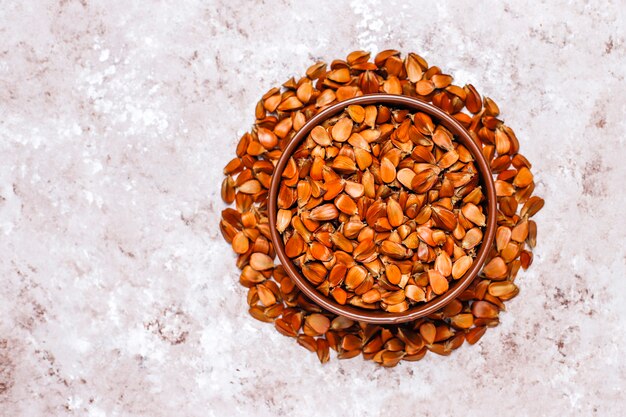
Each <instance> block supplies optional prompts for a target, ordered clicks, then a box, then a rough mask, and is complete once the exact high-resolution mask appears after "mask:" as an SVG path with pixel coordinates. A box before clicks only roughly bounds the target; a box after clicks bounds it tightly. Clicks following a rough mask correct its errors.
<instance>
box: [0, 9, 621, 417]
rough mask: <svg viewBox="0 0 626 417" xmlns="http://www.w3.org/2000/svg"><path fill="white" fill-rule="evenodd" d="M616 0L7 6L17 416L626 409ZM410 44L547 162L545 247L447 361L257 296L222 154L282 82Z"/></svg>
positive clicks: (4, 145)
mask: <svg viewBox="0 0 626 417" xmlns="http://www.w3.org/2000/svg"><path fill="white" fill-rule="evenodd" d="M624 10H626V3H625V1H624V0H616V1H605V2H585V1H565V0H557V1H552V2H537V1H511V0H510V1H504V2H496V1H481V2H457V1H444V0H439V1H427V2H410V1H395V0H391V1H385V2H375V1H369V0H368V1H365V0H358V1H357V0H355V1H351V2H339V1H328V0H317V1H300V2H295V1H294V2H293V3H289V2H286V1H262V2H251V1H245V0H229V1H208V2H207V1H198V0H194V1H106V2H104V1H100V2H97V1H92V0H81V1H73V0H61V1H57V2H52V1H43V0H40V1H27V2H21V1H1V2H0V152H1V158H2V160H1V162H0V235H1V239H0V250H1V252H0V253H1V256H0V415H1V416H3V417H4V416H71V415H76V416H94V417H100V416H157V417H158V416H230V415H241V416H311V415H320V416H334V415H343V416H352V415H354V416H379V415H385V416H418V415H420V416H452V415H465V416H485V415H501V416H566V415H579V416H623V415H625V414H626V400H625V399H624V394H625V392H624V390H625V388H626V360H625V359H624V354H625V353H626V350H625V348H624V340H625V338H626V330H625V329H626V326H625V325H624V316H625V315H626V302H625V300H624V297H625V296H626V276H625V274H626V267H625V264H626V255H625V250H626V249H625V248H626V221H625V220H624V219H625V217H624V216H625V215H624V207H625V204H626V201H625V192H624V177H625V176H626V169H625V168H624V160H625V159H626V148H625V145H626V143H625V136H626V126H625V120H626V118H625V114H626V94H625V93H626V89H625V86H626V83H625V80H624V77H625V76H626V62H625V61H626V54H625V49H626V48H625V42H626V41H625V36H626V27H625V26H626V24H625V19H624V18H625V15H624V14H625V12H624ZM387 48H396V49H400V50H402V51H403V52H405V53H406V52H409V51H416V52H418V53H420V54H422V55H423V56H424V57H425V58H427V59H428V60H429V62H431V63H432V64H437V65H439V66H441V67H442V68H443V69H444V70H445V71H446V72H449V73H451V74H453V75H454V76H455V77H456V79H457V82H459V83H461V84H463V83H465V82H472V83H473V84H474V85H475V86H476V87H477V88H478V89H479V91H481V92H483V93H485V94H487V95H489V96H490V97H492V98H493V99H495V100H496V101H497V102H498V103H499V105H500V107H501V108H502V109H503V113H504V114H503V116H504V118H505V119H506V120H507V121H508V123H509V124H510V125H511V126H513V127H514V128H515V129H516V131H517V133H518V136H519V138H520V140H521V141H522V151H523V152H524V153H525V154H526V155H527V156H528V158H529V159H530V160H531V161H532V162H533V163H534V168H535V169H534V171H535V172H536V179H537V192H538V194H539V195H542V196H544V197H545V199H546V202H547V203H546V206H545V208H544V210H543V211H542V212H541V213H540V214H539V215H538V216H537V217H536V220H537V222H538V223H539V245H538V250H537V252H536V254H535V263H534V264H533V266H532V268H531V269H529V270H528V271H527V272H524V273H520V276H519V278H518V282H519V285H520V286H521V293H520V295H519V296H518V297H517V298H516V299H515V300H513V301H512V302H510V303H508V304H507V306H508V311H507V312H506V313H504V314H502V325H501V326H500V327H498V328H496V329H493V330H490V331H489V332H487V334H486V335H485V337H484V338H483V339H482V340H481V341H480V342H479V343H478V344H477V345H475V346H472V347H470V346H464V347H463V348H462V349H460V350H459V351H458V352H456V353H455V354H454V355H453V356H451V357H448V358H441V357H437V356H436V355H427V357H426V358H425V359H424V360H423V361H422V362H419V363H406V364H402V365H401V366H399V367H397V368H395V369H381V368H378V367H376V366H374V365H373V364H372V363H365V362H363V361H362V360H361V359H356V360H350V361H338V360H336V359H333V360H332V361H331V362H330V363H328V364H327V365H325V366H321V365H320V364H319V363H318V361H317V358H316V357H315V356H314V355H312V354H310V353H308V352H307V351H305V350H304V349H302V348H301V347H299V346H297V345H296V343H294V342H293V341H292V340H289V339H287V338H285V337H283V336H280V335H279V334H278V333H276V331H275V330H274V329H273V328H272V327H271V326H269V325H265V324H262V323H260V322H257V321H255V320H253V319H251V318H250V317H249V316H248V315H247V313H246V303H245V290H244V289H243V288H241V287H239V285H238V283H237V281H238V272H237V269H236V268H235V265H234V256H233V255H232V253H231V251H230V248H229V247H228V245H227V244H226V243H225V242H223V241H222V238H221V236H220V233H219V230H218V227H217V223H218V219H219V213H220V211H221V210H222V209H223V207H224V205H223V203H222V201H221V199H220V191H219V185H220V182H221V180H222V173H221V172H222V166H223V164H224V163H225V161H227V160H228V159H230V158H231V157H232V155H233V152H234V147H235V144H236V142H237V140H238V137H239V135H240V134H241V133H243V131H245V130H246V129H248V128H249V127H250V125H251V122H252V120H253V109H254V105H255V103H256V101H257V100H258V98H259V97H260V95H261V94H263V93H264V92H265V91H267V90H268V89H269V88H270V87H273V86H275V85H278V84H279V83H281V82H282V81H284V80H285V79H286V78H288V77H289V76H291V75H296V74H302V73H303V71H304V69H306V68H307V67H308V66H309V65H310V64H311V63H313V62H314V61H316V60H318V59H323V60H328V61H330V60H332V59H334V58H339V57H344V56H345V55H346V54H347V53H348V52H349V51H351V50H353V49H368V50H371V51H372V52H374V53H375V52H378V51H380V50H383V49H387Z"/></svg>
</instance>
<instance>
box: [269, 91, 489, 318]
mask: <svg viewBox="0 0 626 417" xmlns="http://www.w3.org/2000/svg"><path fill="white" fill-rule="evenodd" d="M353 104H357V105H370V104H374V105H379V104H386V105H393V106H397V107H404V108H409V109H410V110H411V111H420V112H423V113H426V114H428V115H429V116H431V117H433V118H435V119H437V120H438V121H439V123H440V124H442V125H443V126H444V127H446V128H447V129H448V130H450V132H451V133H453V134H454V135H455V136H456V137H457V138H458V140H459V141H460V142H461V143H462V144H463V145H464V146H465V147H466V148H468V150H469V151H470V153H471V154H472V156H473V157H474V160H475V162H476V164H477V166H478V171H479V175H480V176H481V184H480V185H481V186H482V187H483V192H484V193H485V197H486V198H487V204H486V206H487V216H486V217H487V224H486V229H485V232H484V234H483V241H482V243H481V246H480V249H479V251H478V253H477V254H476V257H475V258H474V262H473V263H472V265H471V267H470V268H469V270H468V271H467V272H466V273H465V275H464V276H463V277H461V278H459V279H458V280H456V282H455V284H454V286H452V287H451V288H450V289H449V290H448V291H446V292H445V293H443V294H441V295H439V296H437V297H435V298H433V299H432V300H430V301H428V302H427V303H424V304H421V305H418V306H415V307H412V308H409V309H408V310H406V311H404V312H402V313H389V312H386V311H383V310H378V309H377V310H367V309H363V308H359V307H354V306H351V305H348V304H346V305H341V304H339V303H337V302H335V301H334V300H333V299H331V297H326V296H325V295H323V294H322V293H320V292H318V291H317V289H316V288H315V287H314V286H313V285H312V284H311V283H310V282H309V281H308V280H307V279H306V278H304V277H303V276H302V275H301V274H300V272H299V270H298V269H297V267H296V266H295V265H294V264H293V262H292V261H291V259H290V258H289V257H287V255H286V254H285V246H284V243H283V240H282V236H281V234H280V233H279V232H278V230H277V229H276V214H277V212H278V209H277V199H278V190H279V187H280V183H281V180H282V173H283V171H284V169H285V166H286V165H287V163H288V161H289V158H291V155H292V154H293V152H294V150H295V149H296V147H297V146H298V145H299V144H300V143H301V142H302V141H303V140H304V139H305V138H306V136H307V135H308V134H309V132H310V131H311V130H312V129H313V128H314V127H315V126H317V125H319V124H321V123H323V122H324V121H325V120H327V119H329V118H331V117H333V116H335V115H336V114H338V113H340V112H342V111H343V110H344V109H345V108H346V107H348V106H350V105H353ZM268 216H269V224H270V234H271V237H272V243H273V245H274V249H275V251H276V255H277V256H278V259H279V260H280V262H281V264H282V265H283V268H284V269H285V271H286V273H287V274H288V275H289V276H290V277H291V279H293V280H294V282H295V284H296V285H297V286H298V288H299V289H300V290H301V291H302V292H303V293H304V295H305V296H307V297H308V298H309V299H310V300H311V301H312V302H313V303H315V304H317V305H318V306H319V307H321V308H322V309H324V310H327V311H329V312H331V313H334V314H337V315H340V316H344V317H347V318H350V319H352V320H357V321H362V322H367V323H374V324H398V323H404V322H408V321H412V320H416V319H419V318H421V317H424V316H427V315H429V314H431V313H434V312H436V311H438V310H440V309H441V308H443V307H445V306H446V305H447V304H448V303H450V302H451V301H452V300H454V299H456V298H457V297H458V296H459V295H460V294H461V293H462V292H463V291H464V290H465V289H466V288H467V287H468V286H469V285H470V283H471V282H472V281H473V280H474V278H476V276H477V275H478V273H479V272H480V270H481V268H482V266H483V264H484V263H485V260H486V259H487V256H488V255H489V252H490V250H491V247H492V244H493V240H494V237H495V233H496V220H497V206H496V190H495V183H494V180H493V176H492V173H491V169H490V167H489V164H488V163H487V160H486V159H485V157H484V155H483V153H482V150H481V147H480V146H479V145H478V144H477V143H476V142H475V141H474V139H473V138H472V137H471V136H470V134H469V132H468V131H467V129H465V127H463V125H461V124H460V123H459V122H458V121H457V120H456V119H454V118H453V117H452V116H450V115H449V114H447V113H445V112H444V111H443V110H441V109H439V108H437V107H436V106H434V105H432V104H430V103H428V102H426V101H423V100H420V99H418V98H415V97H410V96H401V95H392V94H366V95H362V96H358V97H354V98H350V99H347V100H344V101H341V102H339V103H336V104H333V105H331V106H329V107H327V108H325V109H323V110H322V111H320V112H319V113H317V114H316V115H315V116H313V117H312V118H311V119H309V120H308V121H307V122H306V123H305V124H304V125H303V126H302V128H301V129H300V130H299V131H298V132H296V134H295V135H294V136H293V138H292V139H291V140H290V142H289V143H288V145H287V146H286V147H285V149H284V150H283V153H282V155H281V157H280V158H279V160H278V162H277V164H276V166H275V168H274V172H273V174H272V180H271V183H270V191H269V195H268Z"/></svg>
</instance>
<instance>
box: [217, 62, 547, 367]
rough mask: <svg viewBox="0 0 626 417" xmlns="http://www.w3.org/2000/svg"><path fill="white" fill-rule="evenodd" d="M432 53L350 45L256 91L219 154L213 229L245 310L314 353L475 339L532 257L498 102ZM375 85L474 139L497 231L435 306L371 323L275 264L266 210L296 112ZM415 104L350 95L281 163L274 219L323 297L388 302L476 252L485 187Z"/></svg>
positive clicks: (406, 299)
mask: <svg viewBox="0 0 626 417" xmlns="http://www.w3.org/2000/svg"><path fill="white" fill-rule="evenodd" d="M452 81H453V79H452V77H451V76H450V75H447V74H443V73H442V71H441V69H440V68H439V67H436V66H429V65H428V64H427V62H426V61H425V60H424V59H423V58H422V57H420V56H419V55H416V54H413V53H410V54H409V55H408V56H406V57H405V58H404V59H402V57H401V54H400V53H399V52H398V51H394V50H387V51H383V52H381V53H379V54H378V55H376V57H375V58H374V61H373V62H370V54H369V53H367V52H363V51H356V52H353V53H351V54H349V55H348V57H347V59H346V60H345V61H344V60H335V61H333V62H332V63H331V65H330V68H328V66H327V64H326V63H322V62H320V63H316V64H314V65H312V66H311V67H310V68H309V69H308V70H307V72H306V76H304V77H302V78H300V79H297V80H296V79H295V78H291V79H290V80H288V81H287V82H285V83H284V84H283V86H282V88H273V89H271V90H270V91H268V92H267V93H266V94H265V95H264V96H263V97H262V99H261V100H260V101H259V103H258V104H257V106H256V111H255V116H256V121H255V125H254V127H253V129H252V131H251V132H249V133H246V134H244V135H243V136H242V137H241V139H240V141H239V144H238V146H237V149H236V154H237V155H236V157H235V158H234V159H233V160H231V161H230V162H229V163H228V164H227V165H226V167H225V168H224V173H225V175H226V178H225V179H224V182H223V183H222V198H223V199H224V201H225V202H226V203H228V204H231V203H233V202H234V203H235V209H233V208H226V209H225V210H224V211H223V212H222V219H221V222H220V229H221V232H222V235H223V236H224V238H225V239H226V240H227V241H228V242H229V243H231V244H232V247H233V250H234V251H235V253H236V254H237V255H238V256H237V266H238V267H239V268H240V269H241V270H242V272H241V275H240V283H241V284H242V285H243V286H245V287H247V288H248V304H249V306H250V309H249V312H250V314H251V315H252V316H253V317H254V318H256V319H258V320H261V321H264V322H273V323H274V326H275V328H276V329H277V330H278V331H279V332H280V333H282V334H284V335H286V336H289V337H293V338H296V340H297V341H298V343H299V344H300V345H302V346H303V347H305V348H306V349H308V350H311V351H313V352H316V353H317V356H318V358H319V360H320V361H321V362H326V361H328V360H329V358H330V349H332V350H335V351H336V352H337V356H338V358H340V359H346V358H352V357H355V356H358V355H362V356H363V357H364V358H365V359H371V360H373V361H375V362H377V363H379V364H381V365H383V366H395V365H396V364H398V363H399V362H400V361H401V360H405V361H416V360H419V359H421V358H422V357H423V356H424V355H425V354H426V353H427V352H428V351H431V352H434V353H437V354H440V355H448V354H450V353H451V352H452V351H453V350H454V349H457V348H458V347H460V346H461V345H462V344H463V343H464V342H465V341H467V342H468V343H470V344H474V343H476V342H477V341H478V340H479V339H480V338H481V337H482V335H483V334H484V333H485V331H486V329H487V328H488V327H493V326H496V325H497V324H498V323H499V319H498V316H499V313H500V311H502V310H504V302H505V301H507V300H509V299H511V298H513V297H514V296H515V295H517V293H518V292H519V289H518V287H517V285H516V284H515V279H516V277H517V274H518V271H519V270H520V268H524V269H526V268H528V267H529V266H530V264H531V263H532V259H533V258H532V252H531V250H532V248H534V246H535V243H536V234H537V227H536V223H535V222H534V221H533V220H531V219H530V218H531V217H532V216H533V215H534V214H535V213H537V212H538V211H539V210H540V209H541V207H542V206H543V200H542V199H541V198H539V197H536V196H533V195H532V194H533V191H534V180H533V175H532V173H531V171H530V168H531V164H530V162H529V161H528V160H527V159H526V158H525V157H524V156H522V155H521V154H520V153H519V142H518V140H517V137H516V136H515V133H514V132H513V130H512V129H511V128H509V127H508V126H506V125H505V124H504V122H503V121H502V119H501V118H499V114H500V110H499V108H498V106H497V105H496V104H495V102H494V101H493V100H491V99H489V98H488V97H481V96H480V95H479V93H478V92H477V91H476V89H475V88H474V87H473V86H472V85H466V86H464V87H460V86H457V85H454V84H452ZM376 93H387V94H394V95H404V96H410V97H415V98H418V99H421V100H423V101H426V102H430V103H432V104H433V105H434V106H436V107H437V108H439V109H441V110H442V111H443V112H445V113H446V114H448V115H450V116H451V117H453V118H454V119H455V120H456V121H457V122H459V123H460V124H461V125H462V126H463V127H464V128H465V129H466V130H467V132H469V134H470V136H471V139H472V140H473V141H474V142H475V143H476V144H477V145H478V146H479V147H480V148H481V149H482V154H483V156H484V158H485V159H486V161H487V162H488V163H489V166H490V170H491V173H492V174H493V177H494V181H495V191H496V196H497V213H495V214H496V221H497V230H496V237H495V243H494V245H493V247H490V248H486V249H485V251H487V250H488V253H487V252H486V253H487V258H486V259H487V260H486V262H485V264H484V267H483V268H482V270H481V272H480V273H479V274H478V276H477V277H476V278H475V279H474V280H473V281H472V282H471V284H469V286H468V287H467V288H465V290H463V292H461V293H460V294H459V296H458V297H457V298H456V299H454V300H452V301H451V302H449V303H448V304H447V305H445V307H443V308H442V309H440V310H439V311H436V312H434V313H431V314H429V315H427V316H426V317H422V318H419V319H417V320H413V321H409V322H406V323H402V324H391V325H378V324H372V323H366V322H359V321H354V320H351V319H348V318H346V317H343V316H338V315H335V314H333V313H330V312H328V311H326V310H324V309H322V308H321V307H320V306H318V305H317V304H315V303H313V302H311V300H310V299H308V298H307V297H306V296H305V295H304V294H303V293H302V292H301V291H300V289H299V288H298V287H297V286H296V285H295V283H294V281H293V280H292V278H291V277H290V276H289V275H288V273H287V272H286V270H285V268H284V267H283V266H282V265H280V264H276V263H275V262H274V258H275V256H276V249H275V248H274V245H273V243H272V238H271V236H272V231H271V229H270V219H269V213H268V198H269V188H270V183H271V182H272V177H273V173H274V170H275V167H276V164H277V162H278V160H279V159H280V157H281V156H282V154H283V151H284V150H285V148H286V147H287V145H288V144H289V143H290V142H291V140H292V139H293V137H294V136H295V135H296V133H297V132H298V131H300V129H302V127H303V126H304V125H305V123H306V122H307V121H308V120H310V119H311V118H313V117H314V116H315V115H316V114H318V113H319V112H320V111H322V110H324V109H326V108H328V107H329V106H331V105H333V104H336V103H338V102H342V101H345V100H347V99H351V98H353V97H358V96H361V95H364V94H376ZM456 139H457V138H456V137H455V135H454V134H452V133H451V132H450V131H449V130H448V129H446V127H444V126H442V125H441V124H439V123H437V121H436V120H433V119H432V118H431V117H429V116H428V115H427V114H425V113H422V112H415V111H410V110H408V109H404V108H401V107H397V108H395V107H393V106H387V105H382V104H379V105H376V104H372V105H367V106H360V105H350V106H347V107H346V108H345V111H343V112H341V113H340V114H337V115H336V116H333V117H331V118H329V119H327V120H325V121H324V122H322V123H321V124H320V125H318V126H315V127H314V128H313V129H312V130H311V131H310V133H309V134H308V136H307V137H306V138H305V139H304V140H303V141H302V142H301V143H300V144H299V146H298V147H297V148H296V150H295V152H293V154H292V155H291V158H289V162H288V164H287V165H286V167H285V169H284V170H283V171H282V175H281V177H280V188H279V192H278V198H277V205H278V212H277V214H276V218H275V219H272V222H275V225H276V230H277V231H278V232H279V233H280V235H281V237H282V240H283V242H284V251H285V254H286V255H287V256H288V257H289V258H291V260H292V262H293V264H294V265H296V266H297V268H298V269H299V271H300V272H301V273H302V275H303V276H304V277H305V278H306V279H307V280H308V282H310V283H311V284H312V285H314V286H315V288H316V289H317V291H319V292H320V293H321V294H323V295H324V296H327V297H330V298H332V299H333V300H334V301H335V302H336V303H338V304H340V305H344V304H345V305H351V306H354V307H357V308H362V309H367V310H380V311H384V312H389V313H400V312H403V311H406V310H407V309H410V308H411V307H412V306H414V305H420V304H423V303H428V302H429V301H431V300H433V299H434V298H436V297H437V296H439V295H442V294H444V293H446V292H447V291H448V288H449V286H450V285H451V283H452V282H454V281H455V280H458V279H459V278H461V277H462V276H464V274H466V272H467V271H468V269H469V267H470V266H471V265H472V263H473V262H474V258H475V256H476V250H477V248H479V247H480V245H481V242H482V241H483V234H484V233H485V225H486V210H485V200H486V198H485V196H484V195H483V189H482V187H481V183H480V179H479V176H478V175H477V168H476V166H475V163H474V158H473V157H472V154H471V153H470V152H469V151H468V149H467V148H466V147H465V146H463V144H462V143H459V142H458V141H457V140H456Z"/></svg>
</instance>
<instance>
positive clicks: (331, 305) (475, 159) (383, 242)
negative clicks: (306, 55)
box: [268, 94, 497, 324]
mask: <svg viewBox="0 0 626 417" xmlns="http://www.w3.org/2000/svg"><path fill="white" fill-rule="evenodd" d="M370 145H371V146H370ZM370 151H371V152H370ZM372 160H374V161H373V162H372ZM296 161H297V162H296ZM496 203H497V200H496V188H495V185H494V181H493V178H492V172H491V170H490V167H489V164H488V163H487V161H486V159H485V157H484V156H483V153H482V152H481V148H480V146H478V145H477V144H476V142H474V139H472V137H471V136H470V134H469V133H468V132H467V130H466V129H465V128H464V127H463V126H462V125H461V124H460V123H459V122H458V121H456V120H455V119H454V118H453V117H451V116H449V115H448V114H447V113H445V112H443V111H442V110H440V109H438V108H437V107H435V106H433V105H431V104H429V103H426V102H424V101H421V100H419V99H416V98H412V97H408V96H399V95H389V94H369V95H363V96H360V97H355V98H351V99H347V100H344V101H341V102H339V103H337V104H335V105H332V106H330V107H328V108H326V109H324V110H322V111H321V112H319V113H318V114H317V115H315V116H314V117H313V118H311V119H310V120H309V121H308V122H307V123H306V124H304V125H303V126H302V128H301V129H300V130H299V131H298V132H297V133H296V135H294V137H293V139H292V140H291V142H289V144H288V145H287V146H286V148H285V149H284V151H283V153H282V155H281V157H280V159H279V160H278V162H277V164H276V167H275V169H274V174H273V176H272V180H271V184H270V190H269V197H268V211H269V213H268V217H269V223H270V233H271V237H272V243H273V245H274V248H275V250H276V254H277V255H278V258H279V259H280V261H281V263H282V265H283V266H284V268H285V271H286V272H287V273H288V274H289V276H290V277H291V278H292V279H293V280H294V282H295V283H296V285H297V286H298V287H299V288H300V290H301V291H302V292H303V293H304V294H305V295H306V296H307V297H308V298H310V299H311V300H312V301H313V302H314V303H316V304H317V305H319V306H320V307H322V308H324V309H326V310H328V311H330V312H332V313H335V314H338V315H341V316H344V317H347V318H350V319H353V320H357V321H362V322H369V323H377V324H396V323H403V322H407V321H412V320H416V319H418V318H420V317H424V316H427V315H429V314H431V313H434V312H436V311H438V310H440V309H441V308H442V307H444V306H445V305H447V304H448V303H450V302H451V301H453V300H454V299H456V298H457V297H458V296H459V295H460V294H461V293H462V292H463V290H464V289H465V288H467V287H468V286H469V285H470V283H471V282H472V280H473V279H474V278H475V277H476V276H477V274H478V273H479V271H480V270H481V268H482V267H483V264H484V262H485V260H486V259H487V256H488V254H489V251H490V249H491V247H492V242H493V240H494V236H495V233H496V220H497V218H496V213H497V211H496ZM457 225H458V226H457ZM430 226H432V228H431V227H430Z"/></svg>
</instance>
